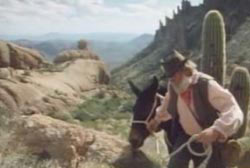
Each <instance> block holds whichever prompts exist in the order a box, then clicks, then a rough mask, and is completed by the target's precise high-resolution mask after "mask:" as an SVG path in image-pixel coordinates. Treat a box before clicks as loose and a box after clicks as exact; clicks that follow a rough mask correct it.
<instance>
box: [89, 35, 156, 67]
mask: <svg viewBox="0 0 250 168" xmlns="http://www.w3.org/2000/svg"><path fill="white" fill-rule="evenodd" d="M153 37H154V36H153V35H150V34H143V35H141V36H138V37H136V38H134V39H133V40H131V41H129V42H126V43H118V42H109V43H107V42H100V41H91V42H90V47H91V48H92V50H93V51H95V52H96V53H97V54H98V55H99V56H100V57H101V58H102V59H103V60H104V61H105V62H106V63H107V64H108V65H109V66H110V69H113V68H114V67H117V66H119V65H121V64H122V63H124V62H125V61H127V60H128V59H130V58H132V57H133V56H134V55H135V54H136V53H138V52H140V51H141V50H142V49H144V48H145V47H147V46H148V45H149V44H150V43H151V42H152V41H153Z"/></svg>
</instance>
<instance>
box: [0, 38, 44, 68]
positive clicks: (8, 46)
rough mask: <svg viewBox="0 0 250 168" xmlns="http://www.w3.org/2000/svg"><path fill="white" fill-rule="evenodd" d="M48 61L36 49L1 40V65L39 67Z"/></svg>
mask: <svg viewBox="0 0 250 168" xmlns="http://www.w3.org/2000/svg"><path fill="white" fill-rule="evenodd" d="M46 63H47V62H46V61H45V60H44V58H43V56H42V55H41V54H40V53H39V52H38V51H36V50H33V49H28V48H24V47H20V46H18V45H16V44H13V43H9V42H4V41H0V67H12V68H15V69H35V68H36V69H37V68H40V67H41V66H42V65H43V64H46Z"/></svg>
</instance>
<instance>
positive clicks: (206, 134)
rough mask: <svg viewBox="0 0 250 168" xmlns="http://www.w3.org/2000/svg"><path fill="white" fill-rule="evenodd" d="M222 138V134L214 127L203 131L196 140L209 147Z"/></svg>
mask: <svg viewBox="0 0 250 168" xmlns="http://www.w3.org/2000/svg"><path fill="white" fill-rule="evenodd" d="M220 136H221V133H220V132H218V131H217V130H215V129H214V128H212V127H209V128H207V129H205V130H203V131H202V132H201V133H199V134H198V136H197V138H196V140H197V141H198V142H201V143H203V144H204V145H209V144H212V143H213V142H215V141H216V140H218V138H219V137H220Z"/></svg>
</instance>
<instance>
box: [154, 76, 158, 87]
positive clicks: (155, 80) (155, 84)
mask: <svg viewBox="0 0 250 168" xmlns="http://www.w3.org/2000/svg"><path fill="white" fill-rule="evenodd" d="M153 85H154V86H155V87H156V88H157V87H158V85H159V81H158V78H157V77H156V76H154V77H153Z"/></svg>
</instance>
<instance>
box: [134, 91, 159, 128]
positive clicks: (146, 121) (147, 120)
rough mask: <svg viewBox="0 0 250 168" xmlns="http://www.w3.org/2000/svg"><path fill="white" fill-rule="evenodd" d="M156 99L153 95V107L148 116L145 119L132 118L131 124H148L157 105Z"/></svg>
mask: <svg viewBox="0 0 250 168" xmlns="http://www.w3.org/2000/svg"><path fill="white" fill-rule="evenodd" d="M156 99H157V96H155V97H154V104H153V107H152V109H151V111H150V113H149V115H148V117H147V118H146V120H132V124H145V125H146V126H147V125H148V124H149V120H150V118H151V117H152V116H153V114H154V111H155V108H156V105H157V100H156Z"/></svg>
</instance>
